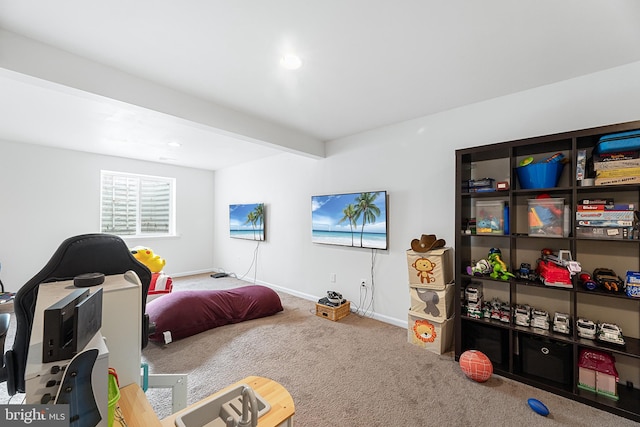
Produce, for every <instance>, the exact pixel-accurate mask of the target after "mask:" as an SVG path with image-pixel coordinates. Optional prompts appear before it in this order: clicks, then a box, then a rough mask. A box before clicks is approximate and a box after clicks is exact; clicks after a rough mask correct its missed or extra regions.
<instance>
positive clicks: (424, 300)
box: [409, 283, 454, 322]
mask: <svg viewBox="0 0 640 427" xmlns="http://www.w3.org/2000/svg"><path fill="white" fill-rule="evenodd" d="M409 294H410V295H411V308H410V309H409V313H410V314H413V315H415V316H422V317H426V318H427V319H430V320H434V321H436V322H442V321H444V320H446V319H448V318H449V317H451V316H452V315H453V309H454V307H453V300H454V298H453V294H454V285H453V283H449V284H447V285H446V286H445V288H444V290H442V291H439V290H436V289H424V288H415V287H410V288H409Z"/></svg>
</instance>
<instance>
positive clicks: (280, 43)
mask: <svg viewBox="0 0 640 427" xmlns="http://www.w3.org/2000/svg"><path fill="white" fill-rule="evenodd" d="M638 22H640V2H639V1H637V0H608V1H602V0H517V1H514V0H482V1H478V0H449V1H441V0H440V1H436V0H394V1H391V0H318V1H314V2H312V1H301V0H270V1H265V0H233V1H232V0H226V1H225V0H183V1H179V2H178V1H169V0H135V1H131V0H110V1H102V2H96V1H92V2H88V1H86V0H57V1H46V0H39V1H37V0H0V29H3V30H5V31H8V32H10V33H14V34H16V35H20V36H23V37H25V38H29V39H32V40H35V41H38V42H41V43H44V44H46V45H49V46H51V47H55V48H57V49H60V50H63V51H66V52H69V53H72V54H74V55H77V56H80V57H84V58H86V59H89V60H91V61H94V62H97V63H99V64H102V65H106V66H109V67H112V68H114V69H117V70H120V71H123V72H125V73H127V74H128V75H131V76H136V77H139V78H142V79H145V80H148V81H150V82H153V83H154V84H156V85H160V86H163V87H166V88H171V89H173V90H176V91H178V92H180V93H183V94H185V95H188V96H190V97H193V98H194V99H195V98H197V99H199V100H203V101H206V102H208V103H211V105H215V106H217V107H220V106H222V107H224V108H225V109H227V110H229V111H232V112H234V114H236V113H238V112H239V113H241V114H243V115H246V117H247V118H248V120H254V122H255V120H256V119H258V120H259V122H260V123H262V124H264V123H270V124H272V125H273V126H274V129H275V128H279V129H282V130H286V131H288V132H289V131H290V132H294V134H295V132H297V133H299V134H300V135H305V136H308V137H309V138H311V139H315V140H320V141H326V140H332V139H336V138H340V137H344V136H348V135H351V134H355V133H358V132H362V131H365V130H370V129H373V128H376V127H380V126H384V125H388V124H392V123H396V122H400V121H404V120H408V119H412V118H416V117H420V116H424V115H429V114H434V113H437V112H441V111H445V110H449V109H452V108H456V107H459V106H463V105H467V104H471V103H475V102H479V101H483V100H487V99H491V98H495V97H499V96H503V95H507V94H510V93H515V92H519V91H523V90H527V89H531V88H534V87H538V86H542V85H546V84H550V83H555V82H559V81H562V80H567V79H571V78H574V77H577V76H581V75H585V74H590V73H593V72H597V71H601V70H604V69H608V68H613V67H616V66H620V65H624V64H629V63H632V62H636V61H639V60H640V25H639V24H638ZM290 52H293V53H296V54H298V55H299V56H300V57H301V58H302V61H303V66H302V67H301V68H300V69H299V70H297V71H289V70H285V69H282V68H281V67H280V66H279V64H278V62H279V59H280V57H281V56H282V55H283V54H285V53H290ZM21 55H22V56H23V58H21V60H22V61H23V63H25V64H27V65H24V66H23V68H22V69H21V70H19V73H16V72H15V71H16V70H15V69H14V70H11V69H10V68H11V67H10V66H9V65H7V64H10V61H5V62H3V59H2V52H0V71H4V72H0V91H1V92H0V93H1V96H0V116H1V117H2V120H0V139H7V140H12V141H21V142H22V141H24V142H29V143H35V144H43V145H48V144H49V145H54V146H60V147H65V148H71V149H79V150H86V151H92V152H97V153H103V154H113V155H118V156H125V157H131V158H140V159H146V160H152V161H169V162H173V163H175V164H180V165H186V166H193V167H198V168H204V169H212V170H215V169H218V168H221V167H224V166H228V165H233V164H237V163H238V162H242V161H248V160H253V159H257V158H261V157H264V156H269V155H273V154H275V153H278V152H281V150H285V151H293V152H300V153H301V154H305V149H300V150H297V149H293V150H292V149H291V146H290V145H289V146H286V145H287V144H283V145H285V146H284V147H280V146H279V145H280V144H279V142H278V138H277V137H265V138H264V139H261V138H256V137H255V135H248V134H247V135H245V134H243V132H239V131H238V130H237V129H238V128H231V127H229V128H225V125H224V123H222V124H220V123H217V122H216V124H215V126H214V125H212V124H211V122H207V120H201V118H198V117H196V116H195V115H193V116H191V117H190V116H183V117H176V116H175V115H172V114H167V113H166V112H157V111H154V108H148V107H147V108H143V107H144V106H139V105H138V106H136V105H131V104H129V103H125V102H122V100H118V99H115V100H113V99H109V97H108V96H104V94H102V95H93V94H82V93H80V91H79V90H77V88H76V89H73V90H71V89H69V90H67V89H66V88H61V87H60V85H47V84H43V83H42V82H41V81H38V79H35V78H33V79H30V78H27V77H28V76H27V77H25V76H23V75H22V74H25V75H28V74H30V72H29V71H28V70H29V63H30V61H31V62H32V63H37V58H36V56H37V55H38V53H37V50H33V51H28V52H27V51H23V52H22V53H21ZM30 55H34V56H33V57H30ZM63 65H64V64H62V65H60V66H63ZM54 66H58V64H54V63H53V62H52V67H54ZM41 68H42V67H40V69H41ZM32 70H33V73H32V74H33V76H36V77H38V76H37V74H38V72H40V71H41V70H37V69H36V66H35V65H32ZM67 85H68V86H71V87H73V86H74V84H72V83H69V82H68V81H67ZM78 87H80V86H78ZM105 90H106V89H105ZM248 123H250V121H248ZM173 140H175V141H180V142H181V143H182V144H183V146H182V147H181V148H179V149H174V148H170V147H167V146H166V143H167V142H169V141H173ZM306 154H309V155H315V154H313V153H309V152H307V153H306ZM161 157H162V158H164V160H163V159H160V158H161ZM167 158H169V160H167Z"/></svg>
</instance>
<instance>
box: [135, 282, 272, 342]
mask: <svg viewBox="0 0 640 427" xmlns="http://www.w3.org/2000/svg"><path fill="white" fill-rule="evenodd" d="M282 310H283V308H282V303H281V302H280V297H279V296H278V294H277V293H275V291H273V290H272V289H270V288H267V287H265V286H259V285H251V286H244V287H241V288H235V289H225V290H188V291H177V292H172V293H170V294H166V295H163V296H161V297H160V298H157V299H154V300H153V301H151V302H149V303H148V304H147V313H148V314H149V319H150V321H151V322H153V323H155V332H154V333H153V334H152V335H151V336H149V339H150V340H151V341H160V342H167V341H168V340H167V339H166V335H165V332H169V333H170V338H171V340H172V341H175V340H179V339H181V338H186V337H189V336H191V335H195V334H198V333H200V332H203V331H206V330H208V329H212V328H217V327H218V326H223V325H228V324H231V323H238V322H242V321H245V320H251V319H257V318H259V317H266V316H271V315H274V314H276V313H278V312H280V311H282Z"/></svg>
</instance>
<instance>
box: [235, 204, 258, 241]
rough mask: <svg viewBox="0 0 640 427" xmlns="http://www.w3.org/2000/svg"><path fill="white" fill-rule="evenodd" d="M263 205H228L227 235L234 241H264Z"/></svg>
mask: <svg viewBox="0 0 640 427" xmlns="http://www.w3.org/2000/svg"><path fill="white" fill-rule="evenodd" d="M264 228H265V222H264V203H253V204H246V205H229V235H230V236H231V237H234V238H236V239H247V240H264V237H265V234H264Z"/></svg>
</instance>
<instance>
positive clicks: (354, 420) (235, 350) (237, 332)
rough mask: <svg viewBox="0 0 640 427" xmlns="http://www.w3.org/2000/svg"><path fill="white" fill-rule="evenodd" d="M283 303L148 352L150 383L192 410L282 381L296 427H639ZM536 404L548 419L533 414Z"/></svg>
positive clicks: (308, 304) (198, 283) (203, 278)
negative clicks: (261, 382) (184, 395)
mask: <svg viewBox="0 0 640 427" xmlns="http://www.w3.org/2000/svg"><path fill="white" fill-rule="evenodd" d="M247 284H248V283H247V282H240V281H237V280H235V279H232V278H225V279H213V278H211V277H209V275H200V276H193V277H189V278H180V279H176V280H175V281H174V286H175V287H174V289H175V290H174V292H179V291H180V290H183V289H225V288H231V287H236V286H242V285H247ZM279 295H280V297H281V299H282V303H283V306H284V312H282V313H279V314H277V315H275V316H271V317H267V318H263V319H257V320H251V321H247V322H243V323H239V324H235V325H228V326H223V327H220V328H217V329H213V330H209V331H207V332H203V333H201V334H199V335H197V336H192V337H189V338H186V339H183V340H179V341H176V342H173V343H171V344H168V345H157V344H153V343H151V344H150V345H149V347H147V348H146V349H145V350H144V351H143V358H144V359H145V361H147V362H148V364H149V366H150V371H151V372H152V373H186V374H188V375H189V376H188V401H189V403H193V402H196V401H198V400H200V399H202V398H204V397H206V396H208V395H209V394H212V393H214V392H216V391H217V390H219V389H221V388H223V387H225V386H227V385H229V384H231V383H234V382H236V381H239V380H241V379H243V378H244V377H246V376H249V375H258V376H263V377H268V378H271V379H273V380H275V381H278V382H279V383H281V384H282V385H283V386H284V387H285V388H287V390H288V391H289V392H290V393H291V395H292V396H293V400H294V402H295V406H296V414H295V416H294V423H295V425H296V426H299V427H328V426H358V427H360V426H362V427H375V426H380V427H390V426H394V427H395V426H403V427H404V426H408V427H421V426H514V425H518V424H523V425H527V426H558V425H561V426H594V427H596V426H597V427H603V426H636V425H638V424H637V423H634V422H632V421H630V420H627V419H624V418H621V417H617V416H614V415H611V414H609V413H607V412H603V411H600V410H597V409H594V408H591V407H589V406H585V405H583V404H580V403H577V402H574V401H571V400H569V399H565V398H561V397H558V396H555V395H553V394H550V393H547V392H544V391H541V390H538V389H535V388H533V387H530V386H527V385H524V384H521V383H518V382H515V381H512V380H509V379H505V378H502V377H499V376H493V378H491V379H490V380H489V381H488V382H486V383H484V384H479V383H475V382H473V381H471V380H469V379H467V378H466V377H465V376H464V375H463V374H462V372H461V371H460V369H459V367H458V365H457V363H456V362H455V361H454V360H453V356H452V354H451V353H449V354H447V355H436V354H433V353H430V352H428V351H425V350H423V349H420V348H418V347H416V346H414V345H411V344H409V343H408V342H407V331H406V329H403V328H398V327H396V326H393V325H389V324H386V323H382V322H379V321H376V320H372V319H369V318H362V317H359V316H357V315H354V314H351V315H349V316H347V317H346V318H344V319H342V320H340V321H339V322H332V321H330V320H327V319H324V318H320V317H318V316H316V315H315V304H314V302H312V301H307V300H303V299H300V298H297V297H293V296H291V295H288V294H284V293H279ZM147 395H148V397H149V399H150V401H151V402H152V405H153V406H154V408H155V410H156V411H157V413H158V414H159V415H160V417H163V416H166V415H168V414H169V412H170V401H169V399H170V396H169V394H168V391H167V390H149V392H148V393H147ZM530 397H534V398H537V399H540V400H541V401H543V402H544V403H545V404H546V405H547V406H548V407H549V409H550V411H551V414H550V415H549V417H547V418H544V417H542V416H540V415H537V414H535V413H534V412H533V411H532V410H531V409H529V407H528V406H527V403H526V401H527V399H528V398H530Z"/></svg>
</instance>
